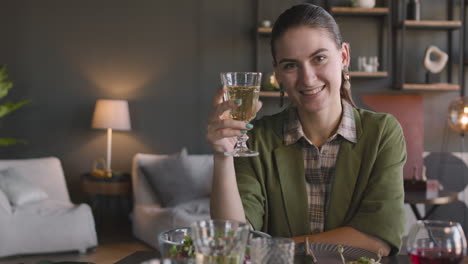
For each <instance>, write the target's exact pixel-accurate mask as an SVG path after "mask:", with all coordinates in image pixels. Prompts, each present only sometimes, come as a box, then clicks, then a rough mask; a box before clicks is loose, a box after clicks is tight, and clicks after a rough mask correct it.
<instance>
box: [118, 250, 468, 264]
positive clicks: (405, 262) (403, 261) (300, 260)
mask: <svg viewBox="0 0 468 264" xmlns="http://www.w3.org/2000/svg"><path fill="white" fill-rule="evenodd" d="M160 257H161V254H160V253H159V252H158V251H157V250H151V251H136V252H134V253H132V254H130V255H128V256H126V257H125V258H123V259H121V260H119V261H118V262H116V263H115V264H141V263H142V262H144V261H147V260H151V259H155V258H160ZM309 263H310V264H312V263H313V262H312V260H311V259H310V258H309V257H307V256H305V255H296V256H295V257H294V264H309ZM334 263H341V262H340V261H339V260H335V261H332V260H326V261H320V259H319V260H318V262H317V264H334ZM381 263H382V264H411V260H410V259H409V257H408V255H396V256H390V257H383V258H382V260H381ZM462 263H463V264H468V258H467V257H465V258H464V259H463V262H462Z"/></svg>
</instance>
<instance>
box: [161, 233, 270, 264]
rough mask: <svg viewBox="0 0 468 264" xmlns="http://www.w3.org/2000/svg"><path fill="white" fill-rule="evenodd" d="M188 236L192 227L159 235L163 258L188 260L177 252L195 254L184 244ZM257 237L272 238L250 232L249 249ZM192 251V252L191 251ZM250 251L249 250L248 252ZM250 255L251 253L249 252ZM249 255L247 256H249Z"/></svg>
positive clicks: (193, 249)
mask: <svg viewBox="0 0 468 264" xmlns="http://www.w3.org/2000/svg"><path fill="white" fill-rule="evenodd" d="M186 236H190V237H191V236H192V232H191V230H190V227H183V228H176V229H171V230H168V231H164V232H161V233H160V234H159V252H161V257H163V258H180V259H183V258H187V257H190V256H186V255H185V254H179V255H178V254H177V253H176V252H179V253H180V252H184V253H185V252H195V248H192V249H189V248H188V246H187V245H184V244H183V241H184V238H185V237H186ZM257 237H265V238H271V236H270V235H269V234H267V233H264V232H260V231H255V230H250V233H249V242H248V244H247V247H249V245H250V240H251V239H253V238H257ZM190 250H192V251H190ZM247 251H248V250H247ZM247 253H249V252H247ZM248 255H249V254H246V256H248Z"/></svg>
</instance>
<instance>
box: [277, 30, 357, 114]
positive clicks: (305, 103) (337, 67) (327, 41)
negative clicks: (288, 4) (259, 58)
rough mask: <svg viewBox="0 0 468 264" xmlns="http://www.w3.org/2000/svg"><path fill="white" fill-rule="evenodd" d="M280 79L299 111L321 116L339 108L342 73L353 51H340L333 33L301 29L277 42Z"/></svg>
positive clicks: (341, 49) (289, 33)
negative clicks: (321, 112)
mask: <svg viewBox="0 0 468 264" xmlns="http://www.w3.org/2000/svg"><path fill="white" fill-rule="evenodd" d="M275 52H276V54H275V55H276V62H277V63H276V66H275V73H276V78H277V79H278V81H279V82H280V83H282V84H283V86H284V87H285V88H286V92H287V93H288V96H289V98H290V99H291V100H292V101H293V102H294V103H295V104H296V105H297V107H298V108H299V110H302V111H305V112H319V111H321V110H324V109H327V108H329V107H339V105H340V104H341V100H340V87H341V71H342V69H343V66H345V65H348V64H349V49H348V46H347V45H346V44H343V45H342V47H341V48H340V49H338V48H337V47H336V44H335V41H334V40H333V39H332V38H331V36H330V35H329V33H328V32H327V31H325V30H322V29H316V28H311V27H307V26H300V27H294V28H290V29H288V30H287V31H286V32H285V33H283V35H282V36H281V37H280V38H279V39H277V40H276V41H275Z"/></svg>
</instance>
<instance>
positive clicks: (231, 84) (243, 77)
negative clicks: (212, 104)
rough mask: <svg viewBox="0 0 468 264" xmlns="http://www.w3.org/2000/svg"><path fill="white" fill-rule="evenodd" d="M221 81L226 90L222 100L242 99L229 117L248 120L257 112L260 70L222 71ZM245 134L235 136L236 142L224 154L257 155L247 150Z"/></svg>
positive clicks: (238, 155) (236, 155)
mask: <svg viewBox="0 0 468 264" xmlns="http://www.w3.org/2000/svg"><path fill="white" fill-rule="evenodd" d="M220 75H221V82H222V84H223V86H224V87H226V88H227V91H226V92H225V93H224V100H225V101H227V100H237V99H240V100H242V103H241V105H240V106H238V107H237V108H235V109H232V110H231V111H230V117H231V118H232V119H234V120H239V121H244V122H250V121H252V120H253V119H254V118H255V115H256V114H257V104H258V96H259V92H260V84H261V80H262V73H261V72H223V73H221V74H220ZM248 139H249V137H248V136H247V135H246V134H243V135H242V136H238V137H237V143H236V146H235V148H234V150H233V151H232V152H225V153H224V154H225V155H226V156H233V157H253V156H258V152H256V151H252V150H249V149H248V147H247V144H246V142H247V140H248Z"/></svg>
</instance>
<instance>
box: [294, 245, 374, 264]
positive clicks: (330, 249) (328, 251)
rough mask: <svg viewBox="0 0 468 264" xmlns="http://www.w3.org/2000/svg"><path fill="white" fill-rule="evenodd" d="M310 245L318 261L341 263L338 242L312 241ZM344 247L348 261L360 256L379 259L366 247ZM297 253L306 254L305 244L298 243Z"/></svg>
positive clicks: (344, 253) (344, 254)
mask: <svg viewBox="0 0 468 264" xmlns="http://www.w3.org/2000/svg"><path fill="white" fill-rule="evenodd" d="M310 247H311V249H312V251H313V252H314V254H315V256H316V257H317V261H318V262H319V263H341V258H340V254H339V253H338V245H337V244H324V243H312V244H311V245H310ZM343 249H344V252H343V256H344V257H345V259H346V261H354V260H357V259H358V258H360V257H366V258H373V259H375V260H377V255H376V254H374V253H372V252H370V251H367V250H365V249H361V248H355V247H350V246H343ZM296 255H299V256H300V255H305V253H304V244H299V245H298V247H297V248H296Z"/></svg>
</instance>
